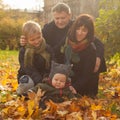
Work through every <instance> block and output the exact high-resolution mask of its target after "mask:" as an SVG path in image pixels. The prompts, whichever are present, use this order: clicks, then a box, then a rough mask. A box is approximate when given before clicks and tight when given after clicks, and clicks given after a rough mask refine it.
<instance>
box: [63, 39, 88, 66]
mask: <svg viewBox="0 0 120 120" xmlns="http://www.w3.org/2000/svg"><path fill="white" fill-rule="evenodd" d="M88 45H89V42H88V40H87V39H85V40H82V41H81V42H78V43H75V42H73V41H71V40H67V45H66V48H65V56H66V64H70V61H72V62H74V63H78V62H79V61H80V56H79V52H80V51H82V50H84V49H86V48H87V47H88Z"/></svg>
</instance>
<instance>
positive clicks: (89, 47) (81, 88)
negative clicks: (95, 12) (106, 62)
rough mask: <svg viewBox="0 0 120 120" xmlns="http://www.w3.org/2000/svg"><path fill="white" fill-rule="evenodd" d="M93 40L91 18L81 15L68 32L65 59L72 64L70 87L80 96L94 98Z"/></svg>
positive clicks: (94, 51)
mask: <svg viewBox="0 0 120 120" xmlns="http://www.w3.org/2000/svg"><path fill="white" fill-rule="evenodd" d="M95 39H96V38H95V37H94V23H93V18H92V16H90V15H88V14H81V15H80V16H79V17H78V18H77V19H76V20H75V22H74V23H73V25H72V27H71V29H70V30H69V32H68V37H67V42H66V43H67V44H66V47H65V57H66V63H67V64H73V69H72V70H73V76H72V85H73V87H74V88H75V89H76V91H77V92H78V93H79V94H81V95H82V96H83V95H87V96H90V97H95V96H96V95H97V93H98V80H99V71H97V72H94V67H95V63H96V47H95V45H94V42H93V41H94V40H95ZM104 67H105V66H104Z"/></svg>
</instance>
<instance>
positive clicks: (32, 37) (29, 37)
mask: <svg viewBox="0 0 120 120" xmlns="http://www.w3.org/2000/svg"><path fill="white" fill-rule="evenodd" d="M37 37H41V33H40V32H38V33H33V34H31V35H29V36H28V39H34V38H37Z"/></svg>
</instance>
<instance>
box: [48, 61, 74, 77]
mask: <svg viewBox="0 0 120 120" xmlns="http://www.w3.org/2000/svg"><path fill="white" fill-rule="evenodd" d="M71 68H72V67H71V65H66V64H59V63H56V62H54V61H52V64H51V70H50V74H49V78H50V79H52V78H53V76H54V75H55V74H56V73H61V74H64V75H65V76H66V77H67V78H68V77H69V75H70V71H71Z"/></svg>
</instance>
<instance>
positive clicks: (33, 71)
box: [25, 66, 42, 85]
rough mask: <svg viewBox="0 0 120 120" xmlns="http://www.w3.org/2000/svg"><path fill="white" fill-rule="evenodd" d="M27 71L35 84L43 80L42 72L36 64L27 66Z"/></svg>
mask: <svg viewBox="0 0 120 120" xmlns="http://www.w3.org/2000/svg"><path fill="white" fill-rule="evenodd" d="M25 72H26V74H27V75H29V76H30V77H31V78H32V80H33V82H34V85H36V84H37V83H41V82H42V74H40V73H39V72H38V70H36V68H35V67H34V66H27V67H25Z"/></svg>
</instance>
